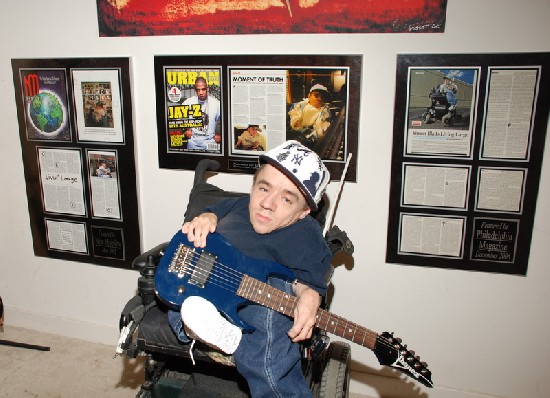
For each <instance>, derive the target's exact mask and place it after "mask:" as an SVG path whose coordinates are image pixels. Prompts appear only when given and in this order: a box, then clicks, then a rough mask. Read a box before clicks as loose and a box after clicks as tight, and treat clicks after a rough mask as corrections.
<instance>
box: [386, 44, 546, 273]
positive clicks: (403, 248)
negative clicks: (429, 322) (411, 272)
mask: <svg viewBox="0 0 550 398" xmlns="http://www.w3.org/2000/svg"><path fill="white" fill-rule="evenodd" d="M396 79H397V89H396V98H395V118H394V120H395V122H394V143H393V156H392V179H391V192H390V209H389V220H388V246H387V253H386V261H387V262H390V263H401V264H410V265H419V266H429V267H440V268H455V269H463V270H476V271H485V272H498V273H506V274H518V275H526V273H527V267H528V261H529V250H530V244H531V236H532V229H533V222H534V217H535V208H536V204H537V194H538V189H539V180H540V172H541V165H542V157H543V153H544V142H545V139H546V129H547V123H548V112H549V98H548V96H547V95H546V93H547V92H548V90H549V89H550V54H549V53H510V54H403V55H398V58H397V76H396Z"/></svg>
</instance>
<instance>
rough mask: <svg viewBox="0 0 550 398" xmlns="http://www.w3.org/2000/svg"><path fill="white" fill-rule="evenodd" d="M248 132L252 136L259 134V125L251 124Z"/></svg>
mask: <svg viewBox="0 0 550 398" xmlns="http://www.w3.org/2000/svg"><path fill="white" fill-rule="evenodd" d="M248 132H249V133H250V135H251V136H253V137H256V136H257V135H258V127H256V126H250V127H249V128H248Z"/></svg>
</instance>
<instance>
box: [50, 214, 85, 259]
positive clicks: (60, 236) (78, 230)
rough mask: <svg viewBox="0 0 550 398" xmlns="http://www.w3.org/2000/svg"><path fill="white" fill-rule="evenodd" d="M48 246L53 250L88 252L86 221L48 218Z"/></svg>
mask: <svg viewBox="0 0 550 398" xmlns="http://www.w3.org/2000/svg"><path fill="white" fill-rule="evenodd" d="M45 221H46V231H47V240H48V247H49V248H50V249H52V250H59V251H68V252H75V253H88V248H87V246H86V225H85V224H84V223H76V222H68V221H59V220H51V219H46V220H45Z"/></svg>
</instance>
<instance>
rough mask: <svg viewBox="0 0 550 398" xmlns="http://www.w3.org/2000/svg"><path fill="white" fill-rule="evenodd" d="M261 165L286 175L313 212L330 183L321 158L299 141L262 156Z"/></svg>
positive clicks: (286, 144) (285, 143)
mask: <svg viewBox="0 0 550 398" xmlns="http://www.w3.org/2000/svg"><path fill="white" fill-rule="evenodd" d="M259 160H260V163H268V164H270V165H272V166H274V167H276V168H277V169H278V170H279V171H280V172H282V173H283V174H285V175H286V176H287V177H288V178H290V180H292V182H293V183H294V184H296V186H297V187H298V188H299V189H300V191H301V192H302V194H303V195H304V198H305V199H306V201H307V203H308V205H309V207H310V209H311V210H313V211H316V210H317V204H318V203H319V201H320V200H321V197H322V196H323V194H324V193H325V190H326V189H327V185H328V183H329V182H330V173H329V171H328V170H327V168H326V166H325V164H324V163H323V161H322V160H321V158H320V157H319V156H318V155H317V154H316V153H315V152H313V151H312V150H311V149H309V148H307V147H305V146H304V145H302V144H300V143H299V142H298V141H293V140H291V141H286V142H283V143H282V144H280V145H278V146H277V147H275V148H273V149H271V150H269V151H267V152H266V153H264V154H262V155H260V159H259Z"/></svg>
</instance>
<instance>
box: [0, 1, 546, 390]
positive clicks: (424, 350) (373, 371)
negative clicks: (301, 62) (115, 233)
mask: <svg viewBox="0 0 550 398" xmlns="http://www.w3.org/2000/svg"><path fill="white" fill-rule="evenodd" d="M10 3H12V4H11V5H10V6H9V7H4V8H3V11H2V13H1V14H0V22H1V23H0V33H1V37H2V42H1V43H2V44H1V48H2V50H1V52H0V93H2V95H1V96H0V109H1V111H0V112H1V120H2V131H1V134H0V137H1V140H2V145H1V146H0V151H1V158H2V161H3V170H2V172H1V173H0V179H1V180H0V181H1V182H0V187H1V189H0V195H1V198H2V199H1V203H2V205H1V206H0V212H1V226H0V245H1V246H0V248H1V249H0V253H2V256H3V258H4V259H3V260H2V261H0V295H1V296H2V298H3V300H4V303H5V306H6V322H7V323H8V324H10V325H14V326H23V327H27V328H31V329H35V330H37V331H45V332H53V333H57V334H63V335H68V336H72V337H78V338H83V339H88V340H92V341H99V342H103V343H106V344H112V345H113V346H114V344H116V340H117V336H118V334H117V323H118V317H119V313H120V310H121V309H122V307H123V305H124V304H125V302H126V300H127V299H128V298H129V297H131V296H132V294H133V293H134V291H135V288H136V277H137V274H136V272H135V271H127V270H118V269H110V268H107V267H101V266H94V265H89V264H81V263H77V262H68V261H60V260H54V259H48V258H40V257H35V256H34V254H33V249H32V238H31V233H30V229H29V217H28V211H27V198H26V193H25V181H24V175H23V164H22V160H21V155H20V150H21V146H20V141H19V134H18V123H17V117H16V108H15V102H14V90H13V80H12V71H11V64H10V59H11V58H61V57H71V58H72V57H110V56H130V57H132V63H133V87H132V90H133V106H134V114H135V125H134V131H135V140H136V157H137V168H138V181H139V200H140V214H141V225H142V244H143V247H144V248H149V247H152V246H154V245H156V244H157V243H159V242H161V241H165V240H167V239H169V237H170V236H171V235H172V233H173V232H175V230H176V229H177V228H178V227H179V225H180V222H181V220H182V218H183V210H184V208H185V205H186V201H187V190H188V188H189V186H190V184H191V181H192V173H191V172H189V171H175V170H161V169H159V168H158V161H157V150H156V148H157V139H156V120H155V99H154V97H155V96H154V80H153V56H154V55H157V54H186V53H189V51H190V49H191V48H192V47H191V46H190V45H189V43H190V42H189V39H188V38H184V37H136V38H99V37H98V28H97V19H96V8H95V7H96V6H95V1H92V0H89V1H86V2H81V1H72V0H51V1H48V2H44V1H37V0H18V1H17V2H16V1H10ZM549 17H550V2H548V0H524V1H512V0H460V1H459V0H449V2H448V9H447V27H446V32H445V33H444V34H425V35H423V34H368V35H363V34H355V35H304V36H290V35H267V36H266V35H250V36H236V37H235V36H234V37H228V36H201V37H200V46H196V47H195V48H196V50H195V51H196V53H197V54H199V53H205V54H209V53H216V54H241V53H243V49H245V51H244V52H245V53H251V54H262V53H266V54H269V53H284V54H287V53H289V52H292V53H296V54H300V53H311V54H322V53H329V54H338V53H343V54H363V55H364V69H363V81H362V87H360V88H361V91H362V104H361V119H360V137H361V138H360V143H359V152H360V154H359V166H358V183H357V184H346V185H345V186H344V192H343V195H342V199H341V203H340V206H339V208H338V213H337V214H336V220H335V221H336V224H337V225H339V226H340V227H341V228H343V229H345V230H346V231H347V232H348V234H349V236H350V237H351V238H352V240H353V241H354V243H355V247H356V251H355V255H354V261H353V264H352V267H349V269H344V267H341V269H338V270H337V272H336V275H335V278H334V285H335V290H336V293H335V297H334V301H333V305H332V308H331V309H332V311H334V312H336V313H338V314H340V315H342V316H344V317H346V318H349V319H351V320H353V321H355V322H357V323H359V324H362V325H364V326H366V327H368V328H371V329H373V330H375V331H379V332H382V331H385V330H389V331H395V332H396V333H397V334H398V335H399V336H401V337H403V338H404V340H405V341H406V342H408V343H409V344H410V347H411V348H412V349H415V350H416V351H417V352H418V353H419V354H420V355H421V357H422V359H425V360H427V361H428V362H429V365H430V369H431V370H432V372H433V380H434V382H435V384H436V388H435V389H433V390H427V389H424V388H421V387H418V385H417V384H416V383H412V382H411V381H410V379H406V378H404V377H403V376H397V375H395V374H394V373H393V372H389V371H388V370H386V369H382V368H381V367H380V366H378V365H377V362H376V359H375V357H374V355H372V353H371V352H370V351H368V350H366V349H363V348H361V347H359V346H353V347H352V353H353V368H354V370H355V372H354V373H353V380H352V384H351V391H352V392H357V393H363V394H369V395H372V396H380V397H382V396H383V397H385V398H389V397H409V398H410V397H423V398H425V397H431V398H434V397H435V398H439V397H441V398H443V397H444V398H455V397H456V398H462V397H487V396H490V397H497V396H498V397H513V398H542V397H549V396H550V377H548V373H549V371H550V342H549V339H548V336H549V335H550V310H549V306H548V303H549V302H550V289H548V288H547V287H546V284H547V281H548V280H550V267H548V261H547V252H546V250H545V246H546V245H548V242H549V235H550V227H549V225H550V211H549V209H548V207H546V206H545V204H546V203H548V202H549V200H550V178H549V177H550V174H549V173H550V163H549V159H546V161H545V162H544V164H543V170H542V176H541V185H540V194H539V198H538V208H537V212H536V218H535V225H534V230H533V241H532V246H531V258H530V262H529V270H528V274H527V277H517V276H507V275H494V274H485V273H479V272H463V271H457V270H443V269H430V268H423V267H403V266H399V265H392V264H386V263H385V261H384V259H385V247H386V242H385V240H386V226H387V215H388V214H387V212H388V196H389V186H390V171H389V170H390V161H391V149H392V134H393V132H392V128H393V106H394V93H395V65H396V54H398V53H456V52H458V53H460V52H462V53H489V52H529V51H533V52H535V51H537V52H538V51H550V42H549V41H548V38H549V37H550V24H549V23H548V20H549ZM548 72H549V71H544V72H543V73H548ZM542 95H548V93H542ZM536 133H538V134H543V133H544V132H542V131H539V132H536ZM546 152H547V154H546V156H547V157H548V155H549V154H548V150H547V151H546ZM228 179H229V178H228ZM235 180H236V181H237V182H236V183H235ZM231 181H232V184H233V185H232V187H237V188H238V189H243V190H244V189H247V188H248V184H249V177H248V176H232V177H231ZM214 182H218V183H220V184H221V185H224V184H227V180H226V181H222V178H220V177H216V180H215V181H214ZM336 185H337V184H332V186H331V187H330V188H329V196H330V195H334V192H335V186H336ZM166 198H172V199H173V198H178V199H179V200H178V201H176V202H172V203H176V204H172V205H171V206H166ZM362 372H368V373H369V374H364V373H362ZM378 376H380V377H378Z"/></svg>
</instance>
